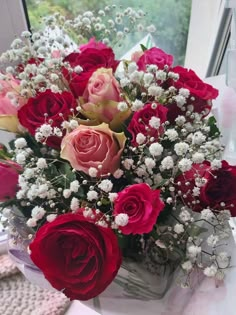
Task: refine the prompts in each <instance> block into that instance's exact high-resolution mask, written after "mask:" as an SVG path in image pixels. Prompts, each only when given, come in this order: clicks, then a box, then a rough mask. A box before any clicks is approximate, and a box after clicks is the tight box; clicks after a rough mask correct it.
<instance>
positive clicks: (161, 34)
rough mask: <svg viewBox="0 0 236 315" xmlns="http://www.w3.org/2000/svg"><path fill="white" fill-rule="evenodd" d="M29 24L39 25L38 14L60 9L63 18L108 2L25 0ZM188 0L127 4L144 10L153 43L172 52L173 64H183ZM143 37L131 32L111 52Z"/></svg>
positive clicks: (122, 2) (119, 51) (122, 1)
mask: <svg viewBox="0 0 236 315" xmlns="http://www.w3.org/2000/svg"><path fill="white" fill-rule="evenodd" d="M25 2H26V5H27V10H28V15H29V20H30V24H31V28H32V29H34V30H38V29H40V27H41V25H40V18H39V17H40V16H41V17H42V16H47V15H50V14H53V13H55V12H60V13H62V14H63V15H65V16H66V17H67V18H74V17H76V15H78V14H79V13H81V12H84V11H86V10H91V11H93V12H94V11H97V10H99V9H104V7H105V6H106V5H111V4H112V3H113V1H108V0H99V1H97V0H89V1H88V0H25ZM191 2H192V1H191V0H181V1H180V0H165V1H163V0H149V1H143V0H129V1H128V6H130V7H133V8H135V9H142V10H143V11H144V12H146V13H147V17H146V20H147V21H148V23H149V24H154V25H155V27H156V29H157V31H156V33H155V34H154V36H153V40H154V43H155V45H156V46H158V47H160V48H161V49H163V50H165V51H166V52H167V53H170V54H173V55H174V56H175V64H182V65H183V64H184V57H185V50H186V44H187V36H188V27H189V19H190V11H191ZM116 5H117V7H119V6H123V7H124V8H126V7H127V1H126V0H117V1H116ZM143 37H144V33H140V32H139V33H131V34H129V35H128V36H127V39H126V41H125V43H124V44H122V48H121V47H120V48H119V47H118V48H117V49H115V52H116V54H117V56H118V57H121V56H122V55H123V54H124V53H126V52H127V51H128V50H129V49H131V48H132V46H134V45H135V44H136V43H137V42H139V41H140V40H141V39H142V38H143Z"/></svg>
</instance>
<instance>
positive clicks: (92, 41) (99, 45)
mask: <svg viewBox="0 0 236 315" xmlns="http://www.w3.org/2000/svg"><path fill="white" fill-rule="evenodd" d="M88 48H95V49H98V50H101V49H105V48H108V46H107V45H105V44H103V43H102V42H96V40H95V38H94V37H92V38H90V40H89V42H88V43H87V44H84V45H80V46H79V49H80V51H84V50H86V49H88Z"/></svg>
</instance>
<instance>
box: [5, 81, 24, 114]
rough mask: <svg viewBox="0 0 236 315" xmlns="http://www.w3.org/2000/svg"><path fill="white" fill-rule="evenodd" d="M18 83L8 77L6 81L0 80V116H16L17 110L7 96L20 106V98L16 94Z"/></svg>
mask: <svg viewBox="0 0 236 315" xmlns="http://www.w3.org/2000/svg"><path fill="white" fill-rule="evenodd" d="M18 90H19V82H18V81H17V80H16V79H14V78H13V76H11V75H9V76H8V78H7V79H6V80H0V115H17V108H16V106H14V105H13V104H12V103H11V100H10V98H9V97H8V96H10V95H12V96H13V97H15V98H17V99H18V101H19V102H20V105H21V104H22V97H20V94H19V93H18Z"/></svg>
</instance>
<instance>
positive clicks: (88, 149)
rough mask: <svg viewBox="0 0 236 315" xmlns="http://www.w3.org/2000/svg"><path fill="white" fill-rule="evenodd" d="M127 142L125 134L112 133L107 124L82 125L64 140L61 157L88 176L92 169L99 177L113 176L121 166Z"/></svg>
mask: <svg viewBox="0 0 236 315" xmlns="http://www.w3.org/2000/svg"><path fill="white" fill-rule="evenodd" d="M125 141H126V138H125V135H124V133H115V132H112V131H111V130H110V129H109V127H108V125H107V124H105V123H103V124H101V125H98V126H83V125H80V126H79V127H78V128H76V129H75V130H74V131H72V132H71V133H69V134H68V135H66V136H65V137H64V138H63V140H62V144H61V157H62V158H63V159H65V160H68V161H69V162H70V164H71V166H72V167H73V168H74V169H76V170H78V171H82V172H84V173H86V174H89V169H90V168H91V167H94V168H96V169H97V170H98V174H97V176H101V175H104V174H107V173H112V174H113V173H114V172H115V171H116V170H117V169H118V168H119V166H120V158H121V154H122V152H123V149H124V146H125ZM100 165H101V168H100Z"/></svg>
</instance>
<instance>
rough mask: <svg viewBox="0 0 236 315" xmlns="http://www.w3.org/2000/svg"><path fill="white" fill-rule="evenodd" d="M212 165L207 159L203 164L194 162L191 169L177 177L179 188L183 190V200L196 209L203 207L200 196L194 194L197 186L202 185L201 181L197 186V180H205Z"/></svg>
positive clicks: (199, 209)
mask: <svg viewBox="0 0 236 315" xmlns="http://www.w3.org/2000/svg"><path fill="white" fill-rule="evenodd" d="M210 167H211V166H210V163H209V162H207V161H204V162H203V163H202V164H193V165H192V168H191V169H190V170H189V171H186V172H184V173H183V174H181V175H179V176H178V177H177V178H176V179H175V182H176V184H177V183H178V184H177V185H178V186H177V187H178V190H180V191H181V192H182V194H181V196H182V197H183V201H184V202H185V203H186V205H187V206H189V207H190V208H191V209H192V210H194V211H201V210H202V209H203V208H202V206H201V205H200V201H199V197H198V196H194V193H193V189H194V188H195V187H198V186H201V185H200V183H199V184H198V186H196V180H198V179H199V180H203V181H204V178H205V175H206V173H207V172H208V171H209V170H210ZM186 183H188V184H187V185H186ZM199 189H200V187H199ZM197 201H198V202H197Z"/></svg>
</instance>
